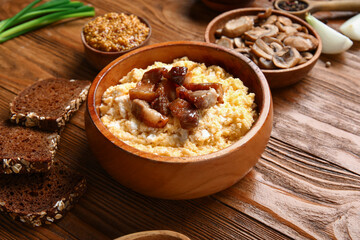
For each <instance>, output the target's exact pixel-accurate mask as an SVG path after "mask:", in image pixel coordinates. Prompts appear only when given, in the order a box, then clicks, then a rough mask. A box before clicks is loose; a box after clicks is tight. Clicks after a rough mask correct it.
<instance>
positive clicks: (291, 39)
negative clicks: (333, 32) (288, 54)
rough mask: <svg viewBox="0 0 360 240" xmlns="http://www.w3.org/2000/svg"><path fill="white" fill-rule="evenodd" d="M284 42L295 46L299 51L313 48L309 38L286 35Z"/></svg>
mask: <svg viewBox="0 0 360 240" xmlns="http://www.w3.org/2000/svg"><path fill="white" fill-rule="evenodd" d="M284 44H285V45H287V46H291V47H294V48H296V49H297V50H298V51H299V52H304V51H309V50H311V49H313V48H314V45H313V44H312V42H311V41H310V40H309V39H305V38H303V37H300V36H288V37H287V38H285V39H284Z"/></svg>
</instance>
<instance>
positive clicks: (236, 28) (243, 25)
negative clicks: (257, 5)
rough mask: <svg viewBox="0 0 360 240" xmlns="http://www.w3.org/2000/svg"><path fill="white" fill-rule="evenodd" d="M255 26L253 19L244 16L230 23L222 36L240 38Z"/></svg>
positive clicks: (225, 27) (226, 25)
mask: <svg viewBox="0 0 360 240" xmlns="http://www.w3.org/2000/svg"><path fill="white" fill-rule="evenodd" d="M253 26H254V19H253V18H251V17H249V16H242V17H239V18H236V19H232V20H230V21H228V22H227V23H226V24H225V26H224V28H223V30H222V34H223V35H225V36H227V37H231V38H234V37H238V36H241V35H242V34H243V33H244V32H246V31H248V30H250V29H251V28H252V27H253Z"/></svg>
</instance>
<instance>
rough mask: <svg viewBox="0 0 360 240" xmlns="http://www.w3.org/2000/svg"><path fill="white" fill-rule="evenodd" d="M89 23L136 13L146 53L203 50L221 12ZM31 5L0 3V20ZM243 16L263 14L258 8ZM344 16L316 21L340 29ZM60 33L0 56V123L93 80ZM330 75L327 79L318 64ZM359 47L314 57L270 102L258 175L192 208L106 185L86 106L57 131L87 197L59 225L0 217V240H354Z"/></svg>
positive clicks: (150, 8) (138, 5)
mask: <svg viewBox="0 0 360 240" xmlns="http://www.w3.org/2000/svg"><path fill="white" fill-rule="evenodd" d="M84 2H86V3H90V4H92V5H93V6H94V7H95V8H96V12H97V14H99V15H100V14H103V13H105V12H110V11H118V12H122V11H125V12H132V13H134V14H137V15H140V16H144V17H145V18H147V19H148V20H149V22H150V24H151V26H152V30H153V34H152V38H151V40H150V44H151V43H158V42H164V41H172V40H197V41H203V39H204V36H203V34H204V31H205V28H206V25H207V23H208V22H209V21H210V20H211V19H212V18H214V17H215V16H216V15H217V14H219V12H216V11H213V10H210V9H208V8H206V7H205V5H204V4H203V3H202V2H201V1H200V0H183V1H177V0H165V1H151V0H132V1H125V0H117V1H111V0H102V1H99V0H90V1H84ZM29 3H30V0H29V1H28V0H11V1H10V0H0V18H1V19H2V18H6V17H9V16H11V15H13V14H15V13H16V12H18V11H19V10H20V9H21V8H23V7H25V6H26V5H27V4H29ZM251 6H256V7H264V6H265V7H266V6H271V2H269V1H268V0H254V1H253V2H252V3H251ZM351 15H352V13H348V12H345V13H344V12H340V13H319V14H317V16H318V17H319V18H322V19H325V18H327V19H328V24H329V25H330V26H332V27H334V28H336V29H338V27H339V26H340V24H341V23H342V22H344V20H345V17H346V18H348V17H349V16H351ZM87 20H88V19H78V20H71V21H63V22H62V23H58V24H53V25H51V26H48V27H46V28H43V29H40V30H36V31H34V32H31V33H28V34H26V35H24V36H21V37H18V38H15V39H12V40H10V41H8V42H5V43H3V44H1V45H0V117H1V118H6V117H7V116H8V114H9V112H8V106H9V105H8V104H9V102H10V101H11V100H12V99H13V98H14V97H15V95H16V94H17V93H19V92H20V91H21V90H22V89H24V88H25V87H27V86H29V85H30V84H31V83H33V82H35V81H37V80H38V79H39V78H47V77H64V78H79V79H90V80H92V79H94V77H95V76H96V74H97V70H94V69H92V68H91V65H90V64H88V63H87V62H86V60H85V58H84V55H83V48H82V44H81V39H80V31H81V28H82V26H83V24H84V23H85V22H86V21H87ZM327 61H330V62H331V67H329V68H326V67H325V62H327ZM359 76H360V43H359V42H355V43H354V45H353V47H352V48H351V49H350V50H349V51H347V52H345V53H343V54H339V55H322V56H321V57H320V59H319V61H318V62H317V64H316V65H315V67H314V68H313V70H312V71H311V72H310V73H309V75H308V76H307V77H306V78H305V79H303V80H302V81H300V82H299V83H297V84H296V85H294V86H291V87H288V88H284V89H279V90H276V91H273V93H272V94H273V100H274V126H273V131H272V135H271V138H270V142H269V144H268V146H267V148H266V150H265V152H264V154H263V155H262V158H261V159H260V161H259V163H258V164H257V165H256V168H255V169H254V170H253V171H251V172H250V173H249V174H248V175H247V176H246V177H245V178H244V179H243V180H241V181H240V182H239V183H238V184H236V185H234V186H233V187H231V188H229V189H227V190H225V191H223V192H221V193H218V194H215V195H212V196H209V197H204V198H200V199H196V200H191V201H168V200H159V199H155V198H150V197H145V196H143V195H141V194H138V193H136V192H133V191H131V190H129V189H127V188H125V187H123V186H121V185H120V184H118V183H117V182H116V181H115V180H113V179H111V177H109V175H107V174H106V172H105V171H104V170H103V169H102V168H101V167H100V165H99V164H98V162H97V161H96V159H95V158H94V156H93V154H92V153H91V152H90V150H89V147H88V144H87V139H86V136H85V131H84V111H85V106H82V107H81V109H80V111H79V112H77V113H76V114H75V115H74V116H73V118H72V119H71V121H70V123H69V124H68V125H67V127H66V128H65V130H64V132H63V134H62V137H61V140H60V146H59V151H58V154H57V156H56V158H57V160H58V161H63V162H64V163H65V164H67V165H69V166H71V167H72V168H75V169H78V170H79V171H80V172H82V173H83V174H84V175H85V176H86V177H87V180H88V186H89V189H88V191H87V193H86V194H85V196H84V197H83V198H82V199H81V200H80V202H79V203H78V204H77V205H76V206H75V207H74V208H73V209H72V210H71V211H70V212H69V213H68V214H67V215H66V216H65V217H64V218H63V219H62V220H61V221H59V222H58V223H57V224H52V225H49V226H44V227H39V228H36V229H33V228H30V227H28V226H25V225H23V224H21V223H18V222H13V221H11V220H9V219H8V218H6V217H4V216H2V215H1V216H0V239H113V238H116V237H120V236H122V235H125V234H129V233H133V232H138V231H146V230H159V229H168V230H173V231H177V232H180V233H183V234H185V235H187V236H189V237H190V238H191V239H360V232H359V229H360V221H359V219H360V211H359V209H360V206H359V205H360V200H359V199H360V196H359V195H360V81H359Z"/></svg>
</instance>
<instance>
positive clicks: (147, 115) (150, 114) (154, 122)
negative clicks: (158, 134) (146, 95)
mask: <svg viewBox="0 0 360 240" xmlns="http://www.w3.org/2000/svg"><path fill="white" fill-rule="evenodd" d="M131 112H132V114H134V116H135V117H136V118H137V119H139V120H140V121H142V122H144V123H145V124H146V125H147V126H149V127H153V128H162V127H164V126H165V125H166V124H167V122H168V121H169V119H168V118H167V117H166V116H163V115H162V114H161V113H159V112H158V111H156V110H154V109H152V108H151V107H150V105H149V103H147V102H146V101H144V100H140V99H134V100H133V101H132V106H131Z"/></svg>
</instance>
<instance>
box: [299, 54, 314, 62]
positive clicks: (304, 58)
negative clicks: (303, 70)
mask: <svg viewBox="0 0 360 240" xmlns="http://www.w3.org/2000/svg"><path fill="white" fill-rule="evenodd" d="M300 55H301V59H300V61H299V62H298V64H303V63H306V62H307V61H309V60H310V59H311V58H312V57H313V56H314V55H313V54H312V53H310V52H302V53H300Z"/></svg>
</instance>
